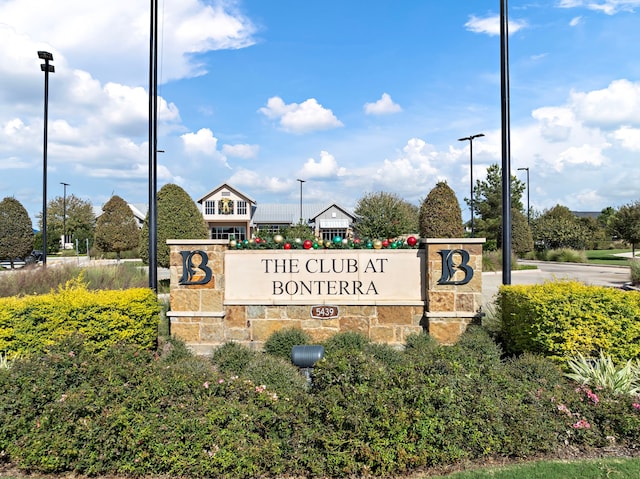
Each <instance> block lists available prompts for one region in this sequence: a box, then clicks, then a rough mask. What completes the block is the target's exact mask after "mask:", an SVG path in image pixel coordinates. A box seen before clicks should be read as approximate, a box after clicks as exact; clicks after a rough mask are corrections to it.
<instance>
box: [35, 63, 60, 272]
mask: <svg viewBox="0 0 640 479" xmlns="http://www.w3.org/2000/svg"><path fill="white" fill-rule="evenodd" d="M38 58H40V59H41V60H44V63H43V64H41V65H40V70H42V71H43V72H44V140H43V145H42V266H43V267H46V266H47V143H48V133H49V132H48V123H49V73H54V72H55V71H56V69H55V67H54V66H53V65H50V64H49V62H52V61H53V55H52V54H51V53H49V52H45V51H39V52H38Z"/></svg>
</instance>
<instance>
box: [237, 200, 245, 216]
mask: <svg viewBox="0 0 640 479" xmlns="http://www.w3.org/2000/svg"><path fill="white" fill-rule="evenodd" d="M236 213H238V214H239V215H246V214H247V202H246V201H242V200H238V209H237V211H236Z"/></svg>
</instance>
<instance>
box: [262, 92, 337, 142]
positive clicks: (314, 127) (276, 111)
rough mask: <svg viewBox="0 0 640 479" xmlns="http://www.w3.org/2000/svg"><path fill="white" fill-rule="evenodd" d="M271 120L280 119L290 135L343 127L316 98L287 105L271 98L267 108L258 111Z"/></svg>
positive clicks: (276, 98) (278, 98)
mask: <svg viewBox="0 0 640 479" xmlns="http://www.w3.org/2000/svg"><path fill="white" fill-rule="evenodd" d="M258 111H259V112H260V113H262V114H264V115H265V116H267V118H270V119H278V120H279V121H280V126H281V127H282V129H283V130H284V131H286V132H289V133H297V134H300V133H309V132H312V131H318V130H329V129H332V128H338V127H341V126H343V124H342V122H341V121H340V120H338V119H337V118H336V117H335V115H334V114H333V112H332V111H331V110H329V109H328V108H324V107H323V106H322V105H320V104H319V103H318V101H317V100H316V99H315V98H309V99H308V100H305V101H304V102H302V103H300V104H298V103H290V104H288V105H287V104H285V102H284V101H283V100H282V98H280V97H277V96H274V97H271V98H269V100H268V102H267V106H266V107H262V108H260V110H258Z"/></svg>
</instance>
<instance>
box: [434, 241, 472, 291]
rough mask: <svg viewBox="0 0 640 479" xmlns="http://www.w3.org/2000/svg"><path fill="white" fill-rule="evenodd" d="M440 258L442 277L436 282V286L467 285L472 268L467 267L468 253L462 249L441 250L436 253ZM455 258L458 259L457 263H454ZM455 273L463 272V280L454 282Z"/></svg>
mask: <svg viewBox="0 0 640 479" xmlns="http://www.w3.org/2000/svg"><path fill="white" fill-rule="evenodd" d="M438 253H439V254H440V256H441V257H442V276H441V277H440V279H439V280H438V284H453V285H463V284H467V283H468V282H469V281H471V278H473V268H472V267H471V266H469V252H468V251H467V250H464V249H453V250H452V249H443V250H440V251H438ZM455 256H459V257H460V262H459V263H454V261H453V259H454V257H455ZM457 271H464V278H462V279H461V280H459V281H454V279H453V278H454V276H455V274H456V272H457Z"/></svg>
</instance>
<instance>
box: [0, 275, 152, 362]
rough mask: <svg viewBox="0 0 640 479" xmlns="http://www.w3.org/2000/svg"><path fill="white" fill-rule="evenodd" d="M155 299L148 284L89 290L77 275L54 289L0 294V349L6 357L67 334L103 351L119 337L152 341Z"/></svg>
mask: <svg viewBox="0 0 640 479" xmlns="http://www.w3.org/2000/svg"><path fill="white" fill-rule="evenodd" d="M159 312H160V304H159V302H158V299H157V297H156V295H155V294H154V293H153V291H151V290H150V289H145V288H137V289H128V290H124V291H88V290H87V289H86V286H85V285H84V284H82V283H81V281H80V279H76V280H71V281H68V282H67V283H66V285H65V286H64V287H61V288H60V289H59V291H58V292H52V293H50V294H45V295H38V296H25V297H10V298H0V351H1V352H3V353H5V354H6V355H8V356H9V357H15V356H25V355H33V354H39V353H43V352H47V351H48V350H49V349H50V348H51V347H52V346H54V345H56V344H58V343H60V342H61V341H63V340H65V339H66V338H68V337H70V336H72V335H81V336H83V337H84V338H85V341H86V343H87V346H86V347H87V348H88V349H89V350H92V351H104V350H106V349H109V348H111V347H112V346H114V345H115V344H118V343H121V342H127V343H133V344H135V345H137V346H138V347H139V348H143V349H153V348H155V347H156V343H157V335H158V321H159Z"/></svg>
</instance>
